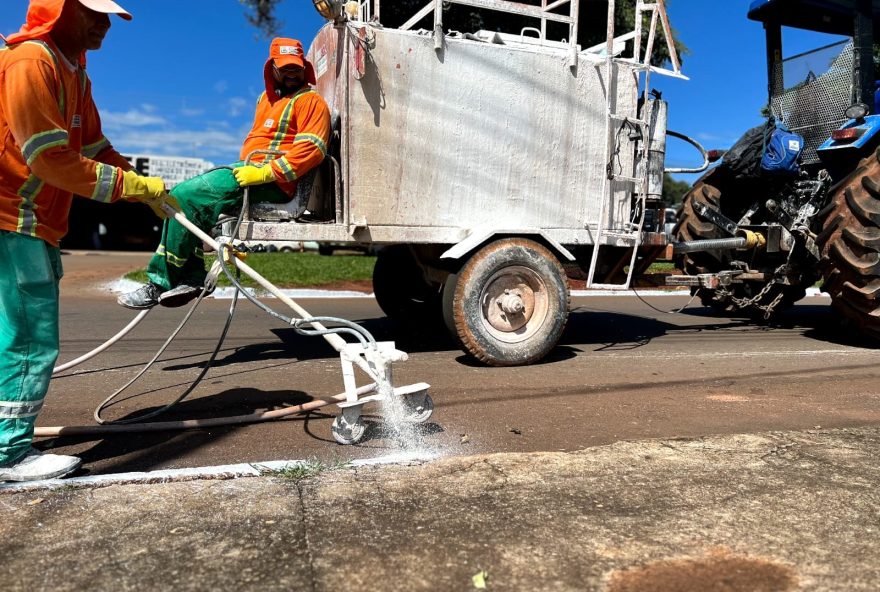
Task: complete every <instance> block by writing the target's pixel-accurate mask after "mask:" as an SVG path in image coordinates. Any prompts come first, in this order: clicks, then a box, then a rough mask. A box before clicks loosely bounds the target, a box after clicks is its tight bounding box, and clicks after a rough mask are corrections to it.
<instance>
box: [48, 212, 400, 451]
mask: <svg viewBox="0 0 880 592" xmlns="http://www.w3.org/2000/svg"><path fill="white" fill-rule="evenodd" d="M162 209H163V210H164V211H165V213H167V214H168V215H169V216H171V217H173V218H174V219H175V220H177V221H178V222H179V223H180V224H182V225H183V226H184V227H185V228H186V229H187V230H189V231H190V232H192V233H193V234H194V235H195V236H197V237H198V238H200V239H201V240H202V241H204V242H205V243H207V244H208V245H210V246H211V247H213V248H214V250H215V251H216V252H217V256H218V257H223V256H224V250H223V248H222V247H221V245H220V244H219V243H218V242H217V241H215V240H214V239H213V238H212V237H211V236H209V235H208V234H207V233H205V232H203V231H202V230H201V229H200V228H199V227H197V226H195V225H194V224H193V223H192V222H190V221H189V220H187V218H186V216H185V215H184V214H183V213H182V212H179V211H177V210H175V209H174V208H172V207H171V206H169V205H167V204H164V205H163V206H162ZM231 260H232V262H233V264H235V266H236V267H237V268H238V269H240V270H241V271H243V272H244V273H245V274H246V275H247V276H248V277H250V278H251V279H253V280H254V281H255V282H257V283H258V284H259V285H260V286H262V287H263V288H265V289H266V290H267V291H269V292H270V293H271V294H273V295H274V296H275V297H276V298H278V299H279V300H281V301H282V302H284V303H285V304H286V305H287V306H289V307H290V308H292V309H293V310H294V311H296V313H297V314H299V315H300V316H301V317H302V318H304V319H305V318H311V315H310V314H309V312H308V311H307V310H305V309H304V308H302V307H301V306H300V305H299V304H297V303H296V302H295V301H294V300H292V299H291V298H289V297H287V296H286V295H285V294H284V293H283V292H281V290H279V289H278V288H277V287H276V286H275V285H273V284H272V283H270V282H269V281H268V280H266V279H265V278H264V277H263V276H261V275H260V274H259V273H257V272H256V271H254V270H253V269H251V267H250V266H249V265H247V264H246V263H244V262H243V261H241V260H240V259H238V257H235V256H233V257H231ZM148 312H149V309H147V310H144V311H141V313H140V314H138V316H137V317H135V319H134V320H133V321H131V322H130V323H129V324H128V325H127V326H126V327H125V328H123V329H122V330H121V331H120V332H119V333H117V334H116V335H114V336H113V337H112V338H111V339H109V340H108V341H107V342H106V343H104V344H103V345H101V346H99V347H98V348H95V349H94V350H93V351H91V352H89V353H88V354H85V355H84V356H81V357H80V358H77V359H76V360H72V361H70V362H67V363H66V364H63V365H62V366H59V367H58V368H57V369H55V370H54V371H53V374H54V373H55V372H61V371H63V370H65V369H67V368H70V367H72V366H75V365H77V364H80V363H82V362H84V361H86V360H87V359H90V358H91V357H94V356H95V355H97V354H99V353H100V352H102V351H104V350H105V349H107V348H108V347H110V346H111V345H113V344H114V343H115V342H116V341H118V340H119V339H121V338H122V337H123V336H125V334H126V333H128V332H129V331H131V329H133V328H134V327H135V326H136V325H137V324H138V323H139V322H140V321H141V320H142V319H143V318H144V317H145V316H146V314H147V313H148ZM310 324H311V325H312V326H313V327H314V328H316V329H317V330H319V331H326V330H327V328H326V327H324V326H323V325H322V324H321V323H319V322H317V321H311V322H310ZM321 336H322V337H323V338H324V339H325V340H327V342H328V343H329V344H330V345H331V346H332V347H333V348H334V349H335V350H336V351H337V352H340V353H341V352H342V350H343V349H344V348H345V347H346V345H347V342H346V341H345V340H344V339H342V338H341V337H339V336H338V335H336V334H335V333H323V334H321ZM351 361H352V362H354V363H355V364H357V365H358V367H360V368H361V369H362V370H363V371H364V372H366V373H367V374H368V375H369V376H370V377H372V378H373V379H374V380H377V382H384V381H383V378H384V377H379V376H377V371H376V369H374V368H372V367H371V366H370V365H369V364H368V363H367V362H366V360H364V359H363V358H360V357H359V356H355V357H354V359H352V360H351ZM378 386H379V385H378V384H377V383H376V382H373V383H371V384H367V385H363V386H361V387H358V388H357V389H356V391H355V394H356V396H361V395H365V394H367V393H369V392H372V391H375V390H376V389H377V388H378ZM406 388H407V387H400V388H395V389H393V392H396V391H401V393H402V392H404V391H405V390H406ZM351 395H352V393H348V392H346V393H341V394H338V395H334V396H332V397H328V398H326V399H317V400H314V401H309V402H308V403H303V404H301V405H294V406H291V407H285V408H284V409H275V410H272V411H261V412H257V413H250V414H246V415H236V416H232V417H218V418H211V419H192V420H181V421H164V422H149V423H136V424H135V423H132V424H124V425H106V424H105V425H94V426H49V427H37V428H35V429H34V436H35V437H58V436H76V435H92V434H108V433H135V432H152V431H164V430H186V429H196V428H205V427H215V426H222V425H235V424H244V423H258V422H263V421H269V420H274V419H281V418H283V417H287V416H289V415H297V414H300V413H305V412H308V411H312V410H315V409H318V408H321V407H325V406H327V405H332V404H335V403H340V402H342V401H345V400H346V399H350V397H351Z"/></svg>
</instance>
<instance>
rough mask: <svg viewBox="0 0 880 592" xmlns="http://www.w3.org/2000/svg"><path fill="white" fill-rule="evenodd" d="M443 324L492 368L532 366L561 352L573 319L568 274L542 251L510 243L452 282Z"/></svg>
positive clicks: (527, 243)
mask: <svg viewBox="0 0 880 592" xmlns="http://www.w3.org/2000/svg"><path fill="white" fill-rule="evenodd" d="M450 278H451V279H452V281H451V282H450V281H447V284H446V289H445V290H444V292H445V294H444V298H443V304H444V311H443V312H444V315H443V316H444V320H446V322H447V325H451V327H450V328H451V329H454V330H455V333H456V334H457V336H458V339H459V341H460V343H461V345H462V346H463V348H464V350H465V351H467V352H468V353H470V354H471V355H473V356H474V357H475V358H477V359H478V360H480V361H481V362H483V363H484V364H488V365H490V366H517V365H525V364H532V363H534V362H537V361H539V360H541V359H542V358H544V357H545V356H546V355H547V354H548V353H549V352H550V351H551V350H552V349H553V348H554V347H556V344H557V342H558V341H559V338H560V337H561V336H562V332H563V330H564V329H565V325H566V323H567V322H568V313H569V299H570V293H569V287H568V279H567V277H566V275H565V271H564V270H563V268H562V265H560V263H559V261H558V260H557V259H556V257H555V256H554V255H553V253H551V252H550V251H549V250H548V249H547V248H546V247H544V246H543V245H541V244H539V243H536V242H535V241H532V240H528V239H524V238H505V239H500V240H497V241H495V242H493V243H490V244H488V245H486V246H485V247H483V248H481V249H480V250H479V251H477V252H476V253H474V254H473V255H472V256H471V258H470V259H468V261H467V262H466V263H465V264H464V266H463V267H462V268H461V271H460V272H459V273H458V274H455V275H454V276H450Z"/></svg>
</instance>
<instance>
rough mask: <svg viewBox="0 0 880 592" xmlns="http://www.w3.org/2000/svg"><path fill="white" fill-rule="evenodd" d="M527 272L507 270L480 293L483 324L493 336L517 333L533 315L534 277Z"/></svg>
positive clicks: (516, 269)
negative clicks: (487, 326)
mask: <svg viewBox="0 0 880 592" xmlns="http://www.w3.org/2000/svg"><path fill="white" fill-rule="evenodd" d="M528 271H529V270H524V269H521V268H509V269H507V270H504V271H502V272H501V273H499V274H497V275H496V276H495V277H494V278H492V280H491V281H490V282H489V283H488V284H487V285H486V287H485V289H484V290H483V298H482V302H483V313H484V318H485V321H486V323H488V325H489V326H490V327H491V328H492V329H494V331H495V332H496V333H502V334H511V333H515V332H517V331H519V330H520V329H522V328H523V327H525V326H526V325H528V323H529V321H530V320H531V319H532V317H533V316H534V313H535V295H536V287H538V285H539V284H538V285H535V284H536V282H535V278H533V277H531V275H533V274H529V272H528Z"/></svg>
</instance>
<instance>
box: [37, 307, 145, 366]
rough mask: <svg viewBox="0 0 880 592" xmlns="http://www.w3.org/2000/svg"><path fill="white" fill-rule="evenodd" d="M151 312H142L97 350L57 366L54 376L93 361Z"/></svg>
mask: <svg viewBox="0 0 880 592" xmlns="http://www.w3.org/2000/svg"><path fill="white" fill-rule="evenodd" d="M150 310H151V309H149V308H147V309H145V310H142V311H140V312H139V313H138V315H137V316H136V317H135V318H134V319H132V321H131V322H130V323H129V324H127V325H126V326H125V327H123V328H122V330H121V331H120V332H119V333H117V334H116V335H114V336H113V337H111V338H110V339H108V340H107V341H105V342H104V343H102V344H101V345H99V346H98V347H96V348H95V349H93V350H92V351H90V352H89V353H87V354H83V355H81V356H80V357H78V358H76V359H75V360H70V361H69V362H65V363H64V364H61V365H60V366H55V368H54V369H53V370H52V376H55V375H56V374H59V373H61V372H64V371H65V370H68V369H70V368H73V367H74V366H79V365H80V364H82V363H83V362H86V361H88V360H91V359H92V358H94V357H95V356H97V355H98V354H99V353H101V352H102V351H104V350H105V349H107V348H108V347H110V346H111V345H113V344H114V343H116V342H117V341H119V340H120V339H122V338H123V337H125V336H126V335H128V333H129V332H130V331H131V330H132V329H134V328H135V327H137V325H138V323H140V322H141V321H142V320H144V317H145V316H147V314H148V313H149V312H150Z"/></svg>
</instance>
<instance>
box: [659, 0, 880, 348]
mask: <svg viewBox="0 0 880 592" xmlns="http://www.w3.org/2000/svg"><path fill="white" fill-rule="evenodd" d="M748 17H749V18H750V19H752V20H755V21H759V22H761V23H763V25H764V29H765V33H766V55H767V74H768V91H769V92H768V104H767V107H766V110H767V116H768V121H769V125H764V126H759V127H758V128H755V129H753V130H750V131H749V132H747V133H746V134H745V135H744V136H743V137H742V138H741V139H740V140H739V141H738V142H737V143H736V144H735V145H734V146H733V147H732V148H731V149H730V150H729V151H728V152H727V153H726V154H725V155H724V157H723V158H722V160H721V162H720V163H719V164H718V165H717V166H715V167H714V168H712V169H710V170H709V171H708V172H707V173H706V174H704V175H703V176H702V177H701V178H700V179H699V180H698V181H696V182H695V183H694V185H693V187H692V188H691V190H690V191H689V192H688V193H687V194H686V195H685V197H684V200H683V204H682V207H681V210H680V211H679V214H678V222H677V225H676V227H675V229H674V231H673V232H674V236H675V240H676V243H677V244H676V245H675V250H676V253H677V255H676V262H677V264H678V267H679V268H680V269H682V270H683V271H684V272H685V274H686V275H683V276H673V277H672V278H670V282H669V283H672V284H678V285H689V286H691V290H692V293H693V294H695V295H696V296H698V297H699V298H700V300H701V302H702V303H703V304H704V305H706V306H710V307H712V308H714V309H715V310H716V311H717V312H718V313H719V314H725V315H732V316H734V315H747V316H752V317H753V318H760V319H771V318H772V317H773V316H774V315H775V314H776V313H778V312H779V311H782V310H783V309H785V308H786V307H788V306H790V305H792V304H794V303H795V302H796V301H798V300H800V299H801V298H803V297H804V295H805V293H806V289H807V288H809V287H811V286H812V285H814V284H815V283H816V282H818V281H819V280H822V282H823V284H822V290H823V291H824V292H827V293H828V294H829V295H830V297H831V302H832V307H833V308H834V309H835V310H836V311H837V312H838V313H840V315H842V317H843V318H844V319H845V320H847V321H849V322H850V324H851V325H852V326H853V327H854V328H856V329H857V330H858V331H860V332H861V333H863V334H865V335H866V336H868V337H871V338H875V339H877V338H880V151H878V147H880V101H878V100H877V97H878V93H877V89H878V82H877V73H876V64H877V62H876V59H875V49H874V44H875V38H874V31H875V30H877V26H878V23H880V20H878V17H880V2H876V1H875V2H872V1H871V0H867V1H865V0H756V1H754V2H752V3H751V5H750V7H749V12H748ZM783 27H790V28H796V29H802V30H807V31H814V32H818V33H826V34H831V35H835V36H838V37H837V38H836V40H835V41H834V42H833V43H830V44H825V45H823V46H822V47H819V48H817V49H815V50H813V51H808V52H801V53H799V54H797V55H794V56H791V57H784V55H785V54H784V53H783V36H782V30H783ZM774 125H781V126H785V128H787V129H788V130H789V131H790V132H792V133H793V134H796V135H798V136H800V137H801V139H802V141H803V146H802V147H801V152H800V159H799V169H798V170H797V171H795V172H789V174H783V175H779V174H771V173H768V172H767V171H765V170H763V169H762V167H761V166H760V163H759V161H760V159H761V155H762V153H766V149H767V143H768V138H769V134H770V131H769V130H770V129H771V128H772V127H773V126H774ZM746 237H748V240H744V239H745V238H746ZM707 240H711V241H713V242H712V243H706V242H705V241H707ZM690 245H693V250H691V248H690ZM707 246H711V247H713V248H710V249H708V250H707V249H706V247H707Z"/></svg>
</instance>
